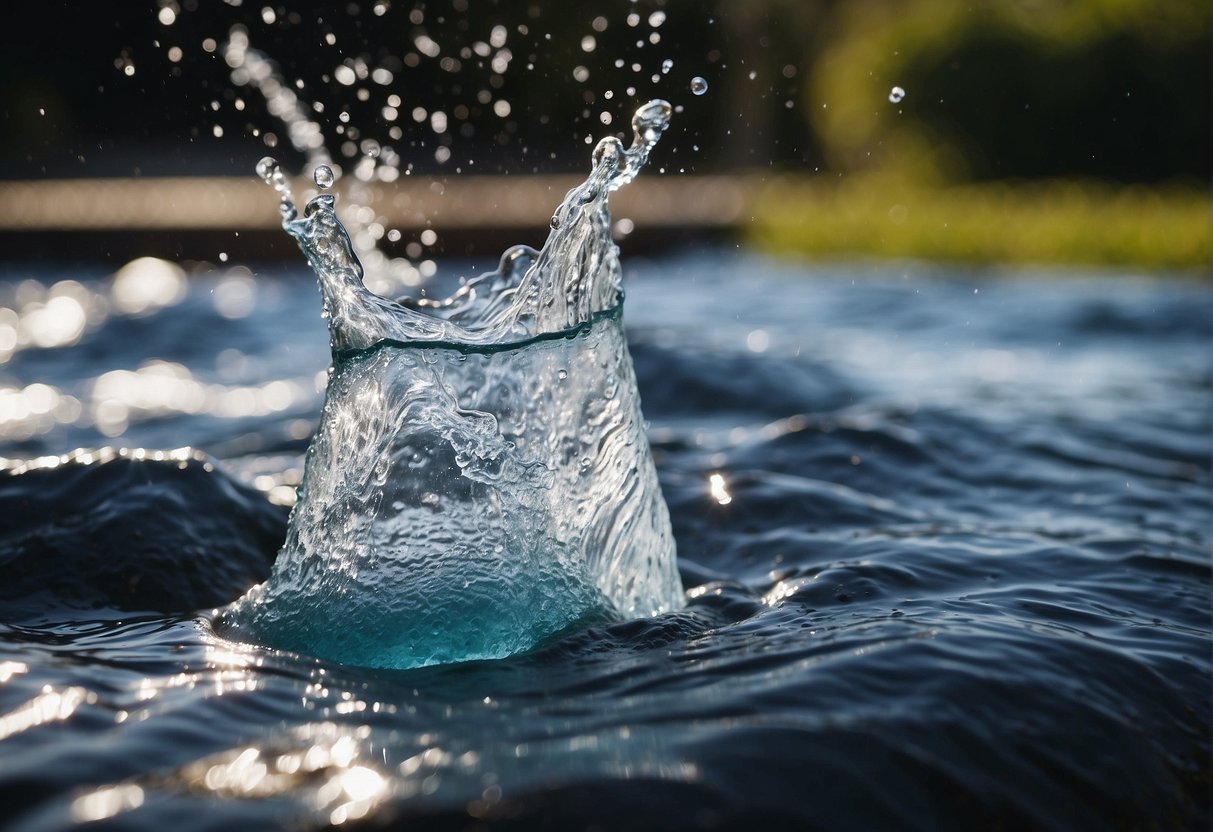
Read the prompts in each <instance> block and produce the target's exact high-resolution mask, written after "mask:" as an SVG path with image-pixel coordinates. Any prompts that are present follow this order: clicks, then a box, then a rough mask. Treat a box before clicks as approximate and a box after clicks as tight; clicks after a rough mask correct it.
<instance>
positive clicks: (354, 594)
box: [220, 100, 683, 667]
mask: <svg viewBox="0 0 1213 832" xmlns="http://www.w3.org/2000/svg"><path fill="white" fill-rule="evenodd" d="M670 112H671V108H670V105H669V104H668V103H666V102H664V101H659V100H658V101H651V102H649V103H648V104H646V105H644V106H643V107H641V108H640V109H639V110H638V111H637V112H636V115H635V117H634V118H633V121H632V127H633V131H634V138H633V142H632V144H631V146H630V147H628V148H625V147H624V145H623V143H622V142H621V141H619V139H617V138H613V137H609V138H605V139H603V140H602V141H601V142H600V143H599V144H598V146H597V147H596V148H595V150H594V154H593V170H592V172H591V174H590V176H589V177H588V179H587V180H586V181H585V182H584V183H583V184H581V185H580V186H578V187H576V188H574V189H573V190H571V191H570V192H569V193H568V195H567V196H566V197H565V199H564V201H563V202H562V203H561V205H560V206H559V208H558V209H557V210H556V213H555V214H554V215H553V217H552V223H551V225H552V232H551V234H550V236H549V238H548V241H547V243H546V244H545V245H544V246H543V248H542V250H540V251H535V250H534V249H530V248H527V247H525V246H519V247H516V248H513V249H511V250H509V251H507V252H506V254H505V255H504V256H503V258H502V260H501V265H500V268H499V269H498V270H497V271H495V272H492V273H490V274H486V275H483V276H481V277H479V278H476V279H474V280H472V281H469V282H467V283H466V284H465V285H464V286H463V287H462V288H461V289H460V290H459V291H458V292H456V293H455V294H454V295H453V296H451V297H450V298H447V299H446V300H443V301H438V302H434V301H424V300H423V301H415V300H404V301H400V302H396V301H390V300H387V299H385V298H383V297H380V296H379V295H376V294H374V293H373V292H371V291H370V290H369V289H367V288H366V286H365V285H364V283H363V271H362V265H361V263H360V261H359V259H358V257H357V255H356V254H355V253H354V249H353V245H352V243H351V241H350V238H349V235H348V234H347V233H346V231H345V228H344V227H343V225H342V223H341V221H340V220H339V219H338V218H337V214H336V197H335V196H334V195H332V194H330V193H326V192H323V190H324V189H326V188H322V192H321V193H320V194H319V195H317V196H315V197H314V198H313V199H312V200H311V201H310V202H309V203H308V204H307V207H306V209H305V211H304V213H303V216H302V217H300V216H299V215H298V211H297V209H296V207H295V203H294V201H293V198H292V196H291V192H290V189H289V186H288V184H287V181H286V179H285V177H284V176H283V175H282V171H281V169H280V168H279V167H278V165H277V163H276V162H274V160H272V159H268V158H267V159H265V160H263V161H262V163H261V165H259V172H260V173H261V175H262V176H263V177H264V178H265V179H266V180H267V181H268V182H269V183H270V184H272V185H273V186H274V187H275V188H276V189H277V190H278V191H279V193H280V195H281V199H282V201H281V211H282V217H283V226H284V228H285V229H286V230H287V232H288V233H290V234H291V235H292V236H293V237H294V238H295V239H296V241H297V242H298V243H299V246H300V248H301V249H302V250H303V253H304V254H305V256H306V257H307V259H308V261H309V263H310V264H311V266H312V268H313V269H314V270H315V272H316V275H317V277H318V280H319V283H320V290H321V294H322V297H323V308H324V313H323V314H324V317H325V318H326V319H327V321H328V325H329V334H330V343H331V346H332V349H333V355H334V365H333V371H332V373H331V375H330V379H329V383H328V389H327V391H326V400H325V407H324V415H323V418H322V421H321V425H320V428H319V430H318V431H317V433H316V436H315V437H314V439H313V441H312V445H311V447H310V448H309V451H308V458H307V466H306V472H305V476H304V483H303V486H302V488H301V491H300V499H299V503H298V504H297V506H296V508H295V510H294V512H293V514H292V516H291V521H290V528H289V531H288V535H287V541H286V544H285V546H284V548H283V550H282V552H281V554H280V555H279V557H278V560H277V562H276V563H275V566H274V571H273V575H272V576H271V577H270V579H269V580H268V581H267V582H266V583H265V584H262V585H260V586H258V587H256V588H255V589H253V590H252V591H251V592H249V593H248V595H246V596H245V597H244V598H243V599H241V600H240V601H239V602H237V603H236V604H235V605H233V606H232V607H231V608H229V609H228V610H227V611H225V613H224V614H223V615H222V616H221V619H220V628H221V629H222V630H224V631H225V632H227V633H229V634H230V635H234V636H238V637H247V638H251V639H255V640H260V641H265V642H268V643H269V644H272V645H274V646H278V647H283V648H287V649H292V650H298V651H302V652H307V653H311V654H313V655H319V656H323V657H326V658H330V659H334V660H337V661H342V662H345V663H350V664H359V665H366V666H380V667H412V666H420V665H425V664H434V663H441V662H451V661H460V660H467V659H482V658H496V657H502V656H506V655H510V654H513V653H516V652H519V651H521V650H525V649H528V648H530V647H532V646H534V645H535V644H537V643H538V642H539V641H541V640H542V639H543V638H545V637H546V636H549V635H551V634H553V633H556V632H559V631H561V630H562V629H565V628H567V627H568V626H570V625H572V624H574V623H576V622H579V621H584V620H602V619H615V618H620V617H636V616H649V615H654V614H657V613H661V612H664V611H667V610H670V609H673V608H676V607H678V606H681V604H682V602H683V596H682V591H681V587H680V583H679V579H678V574H677V571H676V565H675V556H674V544H673V538H672V535H671V532H670V523H669V517H668V512H667V510H666V507H665V503H664V502H663V500H662V497H661V492H660V488H659V486H658V483H657V478H656V473H655V470H654V468H653V463H652V458H651V456H650V454H649V449H648V443H647V440H646V438H645V435H644V432H643V422H642V417H641V413H640V404H639V398H638V396H637V393H636V383H635V376H634V372H633V369H632V363H631V358H630V356H629V355H628V352H627V345H626V342H625V339H624V333H623V326H622V320H621V309H622V298H623V295H622V291H621V288H620V274H621V272H620V266H619V260H618V249H617V248H616V246H615V244H614V243H613V242H612V241H611V237H610V228H611V221H610V214H609V210H608V207H607V198H608V195H609V194H610V192H612V191H614V190H615V189H617V188H619V187H621V186H622V185H625V184H627V183H628V182H630V181H631V180H632V179H633V178H634V177H635V176H636V174H637V173H638V172H639V170H640V168H641V167H642V166H643V165H644V164H645V162H646V160H647V159H648V156H649V153H650V151H651V150H652V149H653V147H654V146H655V145H656V143H657V141H658V140H659V139H660V137H661V134H662V132H663V131H664V130H665V128H666V126H667V125H668V123H669V117H670ZM329 175H330V174H329V173H325V172H322V175H321V176H319V177H318V178H317V184H320V185H322V186H327V185H328V184H331V183H330V180H329Z"/></svg>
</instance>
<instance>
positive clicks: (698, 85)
mask: <svg viewBox="0 0 1213 832" xmlns="http://www.w3.org/2000/svg"><path fill="white" fill-rule="evenodd" d="M707 91H708V82H707V79H705V78H704V77H702V76H700V75H696V76H695V77H694V78H692V79H691V92H693V93H695V95H703V94H704V93H705V92H707Z"/></svg>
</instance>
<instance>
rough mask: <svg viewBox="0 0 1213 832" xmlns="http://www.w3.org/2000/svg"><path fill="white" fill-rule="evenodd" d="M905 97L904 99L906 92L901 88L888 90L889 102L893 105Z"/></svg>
mask: <svg viewBox="0 0 1213 832" xmlns="http://www.w3.org/2000/svg"><path fill="white" fill-rule="evenodd" d="M905 97H906V91H905V90H903V89H902V88H901V87H893V89H891V90H889V101H890V102H892V103H893V104H897V103H898V102H900V101H901V99H903V98H905Z"/></svg>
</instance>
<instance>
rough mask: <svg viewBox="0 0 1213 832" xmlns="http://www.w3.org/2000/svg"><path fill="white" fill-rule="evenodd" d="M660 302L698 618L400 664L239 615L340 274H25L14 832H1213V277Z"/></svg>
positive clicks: (303, 427) (297, 433)
mask: <svg viewBox="0 0 1213 832" xmlns="http://www.w3.org/2000/svg"><path fill="white" fill-rule="evenodd" d="M452 268H454V267H453V266H452ZM628 271H629V272H630V274H631V279H630V282H629V284H628V287H629V288H628V292H629V295H628V301H627V307H626V312H625V319H626V321H627V323H628V326H629V335H630V338H631V343H632V352H633V356H634V358H635V363H636V368H637V374H638V377H639V382H640V387H641V396H642V399H643V403H644V410H645V415H646V417H647V418H648V419H649V420H650V422H651V426H650V437H651V439H652V443H653V449H654V454H655V457H656V460H657V465H658V471H659V473H660V477H661V483H662V488H663V490H664V493H665V496H666V499H667V501H668V503H669V505H670V510H671V515H672V518H673V522H674V529H675V533H676V536H677V541H678V550H679V556H680V566H681V572H682V577H683V582H684V585H685V587H686V589H687V592H688V597H689V603H688V606H687V608H686V609H685V610H683V611H681V612H678V613H674V614H670V615H666V616H663V617H660V618H656V619H652V620H644V621H634V622H628V623H624V624H618V625H614V626H605V627H597V628H593V629H587V630H580V631H576V632H572V633H568V634H566V635H564V636H562V637H558V638H556V639H553V640H552V641H551V642H549V643H547V644H544V645H543V646H541V647H540V648H539V649H537V650H535V651H533V652H531V653H528V654H526V655H522V656H517V657H515V658H511V659H507V660H501V661H494V662H481V663H469V664H463V665H452V666H445V667H436V668H426V669H421V670H412V671H367V670H360V669H356V668H348V667H341V666H339V665H334V664H328V663H324V662H320V661H317V660H314V659H311V658H309V657H307V656H300V655H293V654H288V653H280V652H273V651H269V650H262V649H256V648H251V647H247V646H238V645H233V644H229V643H226V642H224V641H223V640H222V639H220V638H218V637H216V636H215V635H214V634H213V633H211V631H210V630H209V627H208V623H207V622H208V615H207V612H206V611H207V610H208V609H209V608H211V607H214V606H217V605H219V604H222V603H225V602H226V601H228V600H230V599H232V598H234V597H236V596H237V595H239V594H241V593H242V592H243V590H244V589H246V588H247V587H248V586H249V585H250V584H252V583H254V582H256V581H258V580H260V579H261V578H263V577H264V576H265V575H266V574H267V572H268V564H269V563H270V562H271V560H272V558H273V555H274V552H275V550H276V547H277V545H278V543H279V541H280V540H281V538H282V535H283V533H284V530H285V511H286V509H285V507H284V506H285V505H286V504H289V502H290V500H291V497H292V494H293V486H294V484H295V483H296V482H297V481H298V477H299V474H300V472H301V467H302V454H303V452H304V449H305V447H306V444H307V439H308V436H309V433H310V431H311V429H312V427H313V426H314V425H315V424H316V421H317V419H318V415H319V410H320V407H321V404H322V397H321V394H320V393H319V392H318V390H319V389H322V386H323V373H324V369H325V367H326V365H327V361H328V355H327V347H326V344H327V335H326V332H325V328H324V325H323V322H322V321H321V320H320V319H319V316H318V306H319V299H318V295H317V293H316V290H315V288H314V283H313V281H312V280H311V279H310V277H309V276H307V275H305V274H303V273H302V270H299V271H295V272H291V273H289V274H288V273H278V272H275V271H273V270H266V271H265V272H264V273H262V274H259V275H258V276H257V277H256V280H255V281H250V280H249V279H248V276H247V275H245V274H242V273H240V272H238V271H237V272H232V273H227V274H211V275H209V276H208V275H202V276H195V277H193V278H192V279H191V280H190V281H189V283H188V291H187V292H186V294H185V295H184V298H183V299H181V300H180V302H178V303H175V304H172V305H168V306H165V307H163V308H160V309H148V310H144V311H143V312H141V313H136V312H132V311H130V310H131V309H133V308H134V307H136V306H138V303H134V302H132V301H131V300H130V297H129V293H128V295H127V296H124V297H125V299H124V300H123V299H121V298H117V297H116V296H115V294H114V292H113V290H112V289H111V286H110V283H109V278H108V276H106V275H105V274H103V273H101V272H94V273H88V272H82V271H78V270H74V271H67V270H65V271H63V272H61V273H56V272H55V271H54V270H51V269H46V268H41V269H39V270H37V271H33V272H24V271H20V270H14V269H11V268H10V269H9V270H8V271H7V272H6V274H5V275H4V277H5V278H7V281H6V282H4V283H0V305H3V306H4V307H5V308H6V309H8V310H9V311H7V312H6V311H5V310H4V309H0V362H2V363H0V436H2V437H3V441H2V444H0V456H3V457H6V458H7V459H8V460H9V461H8V462H7V463H6V464H5V466H6V469H7V470H6V471H5V472H0V806H3V817H4V822H3V824H2V825H3V826H4V827H5V828H6V829H12V830H47V829H59V828H64V827H70V826H73V825H76V824H79V823H83V822H86V821H89V820H93V819H100V820H101V823H100V824H99V825H100V826H103V827H104V826H106V825H108V826H110V827H112V828H133V829H147V830H159V829H165V828H172V829H176V830H182V831H183V830H187V829H210V828H216V829H218V828H225V829H226V828H238V825H243V828H266V827H290V828H312V827H322V826H325V825H327V824H344V823H351V824H363V825H368V826H371V827H380V826H392V825H399V826H401V827H402V828H480V827H481V826H484V825H488V826H490V827H493V828H517V829H533V828H553V829H674V828H678V829H684V828H704V829H711V828H743V827H744V828H784V827H792V828H812V829H876V828H898V829H924V830H934V829H973V828H1007V829H1020V828H1042V829H1076V830H1077V829H1083V830H1085V829H1101V828H1109V829H1141V828H1156V829H1206V828H1208V825H1209V821H1210V776H1209V775H1210V686H1211V683H1210V654H1211V650H1210V648H1211V644H1210V641H1211V639H1210V606H1211V605H1210V455H1211V450H1213V449H1211V441H1210V420H1211V402H1213V389H1211V383H1210V377H1211V375H1210V372H1211V371H1210V366H1211V350H1210V338H1211V328H1213V323H1211V322H1213V293H1211V291H1210V286H1209V284H1208V283H1207V282H1197V281H1193V280H1173V279H1165V278H1159V277H1140V278H1139V277H1133V276H1127V275H1083V274H1070V273H1066V274H1056V273H1044V272H1041V273H1033V274H1014V275H998V274H989V273H985V274H981V275H976V274H970V273H966V272H964V271H954V272H950V273H945V272H943V271H942V270H940V269H936V268H933V267H930V266H925V265H919V266H912V267H908V268H907V267H896V266H874V267H859V266H845V267H842V266H840V267H826V266H815V267H812V268H805V267H798V266H794V265H784V264H778V263H774V262H771V261H767V260H763V259H759V258H755V257H750V256H742V255H736V256H732V257H726V258H724V259H720V258H718V257H712V258H708V257H700V258H694V257H685V258H681V259H671V260H664V261H658V262H633V263H632V264H631V266H630V268H629V269H628ZM31 279H32V280H31ZM65 280H72V281H78V284H77V283H62V282H60V281H65ZM149 280H150V282H149V284H148V287H149V288H147V291H146V292H145V294H146V295H148V296H155V297H160V296H163V297H165V298H168V299H170V300H171V299H173V298H171V297H170V296H171V295H172V294H173V292H172V291H168V290H164V286H162V285H160V286H159V288H157V287H158V284H157V282H156V280H155V279H153V278H149ZM22 281H24V282H22ZM161 282H162V283H163V281H161ZM169 282H170V283H171V282H172V281H171V280H170V281H169ZM168 288H169V290H171V289H172V286H169V287H168ZM162 290H164V291H162ZM158 293H159V294H158ZM56 298H67V300H56ZM52 301H54V304H55V305H54V306H53V307H52V303H51V302H52ZM72 304H75V306H76V308H75V309H73V308H71V305H72ZM123 307H125V308H126V309H127V311H123ZM52 308H53V310H54V312H55V314H54V316H48V315H47V314H44V312H45V310H48V309H52ZM53 322H57V323H53ZM6 328H7V329H6ZM184 445H189V446H192V447H194V448H196V449H198V452H197V453H190V452H182V453H179V454H177V455H175V456H174V455H165V454H160V455H157V454H153V453H150V452H149V453H145V454H139V453H134V452H127V453H123V454H118V453H112V452H111V453H102V454H94V455H91V456H90V455H84V454H78V455H76V456H75V457H70V458H62V457H59V455H60V454H63V453H64V452H66V451H68V450H70V449H72V448H76V447H87V448H100V447H106V446H112V447H124V448H145V449H158V450H168V449H173V448H178V447H180V446H184ZM44 456H51V457H54V458H53V459H38V458H39V457H44ZM157 456H159V458H157ZM713 475H717V476H715V477H714V476H713ZM199 611H201V612H199Z"/></svg>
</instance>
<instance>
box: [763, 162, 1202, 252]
mask: <svg viewBox="0 0 1213 832" xmlns="http://www.w3.org/2000/svg"><path fill="white" fill-rule="evenodd" d="M1209 200H1210V196H1209V191H1208V190H1207V189H1203V188H1199V187H1195V186H1167V187H1145V186H1136V185H1115V184H1109V183H1103V182H1082V181H1060V180H1051V181H1044V182H1040V181H1033V182H1022V183H986V184H975V185H958V186H951V187H939V188H932V187H926V186H915V185H909V184H906V183H904V182H899V181H895V180H890V179H887V178H882V177H878V176H854V177H850V178H846V177H843V178H839V179H836V180H827V179H826V178H825V177H814V178H809V177H792V178H787V179H781V180H778V181H768V182H765V183H763V184H762V185H761V186H760V187H759V188H758V190H757V192H756V193H755V200H754V202H753V204H752V209H751V211H750V213H751V214H752V216H753V221H752V222H751V223H750V224H749V226H748V232H747V233H748V237H749V242H750V243H752V244H755V245H757V246H758V247H760V248H763V249H765V250H767V251H770V252H774V253H785V254H799V255H806V256H820V257H836V256H841V255H846V256H853V255H867V256H874V257H893V258H913V259H924V260H942V261H955V262H972V263H1010V264H1041V265H1049V264H1066V265H1080V264H1082V265H1099V266H1116V267H1138V268H1147V269H1159V270H1194V271H1198V272H1203V273H1204V274H1205V275H1207V274H1208V273H1209V265H1210V201H1209Z"/></svg>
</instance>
